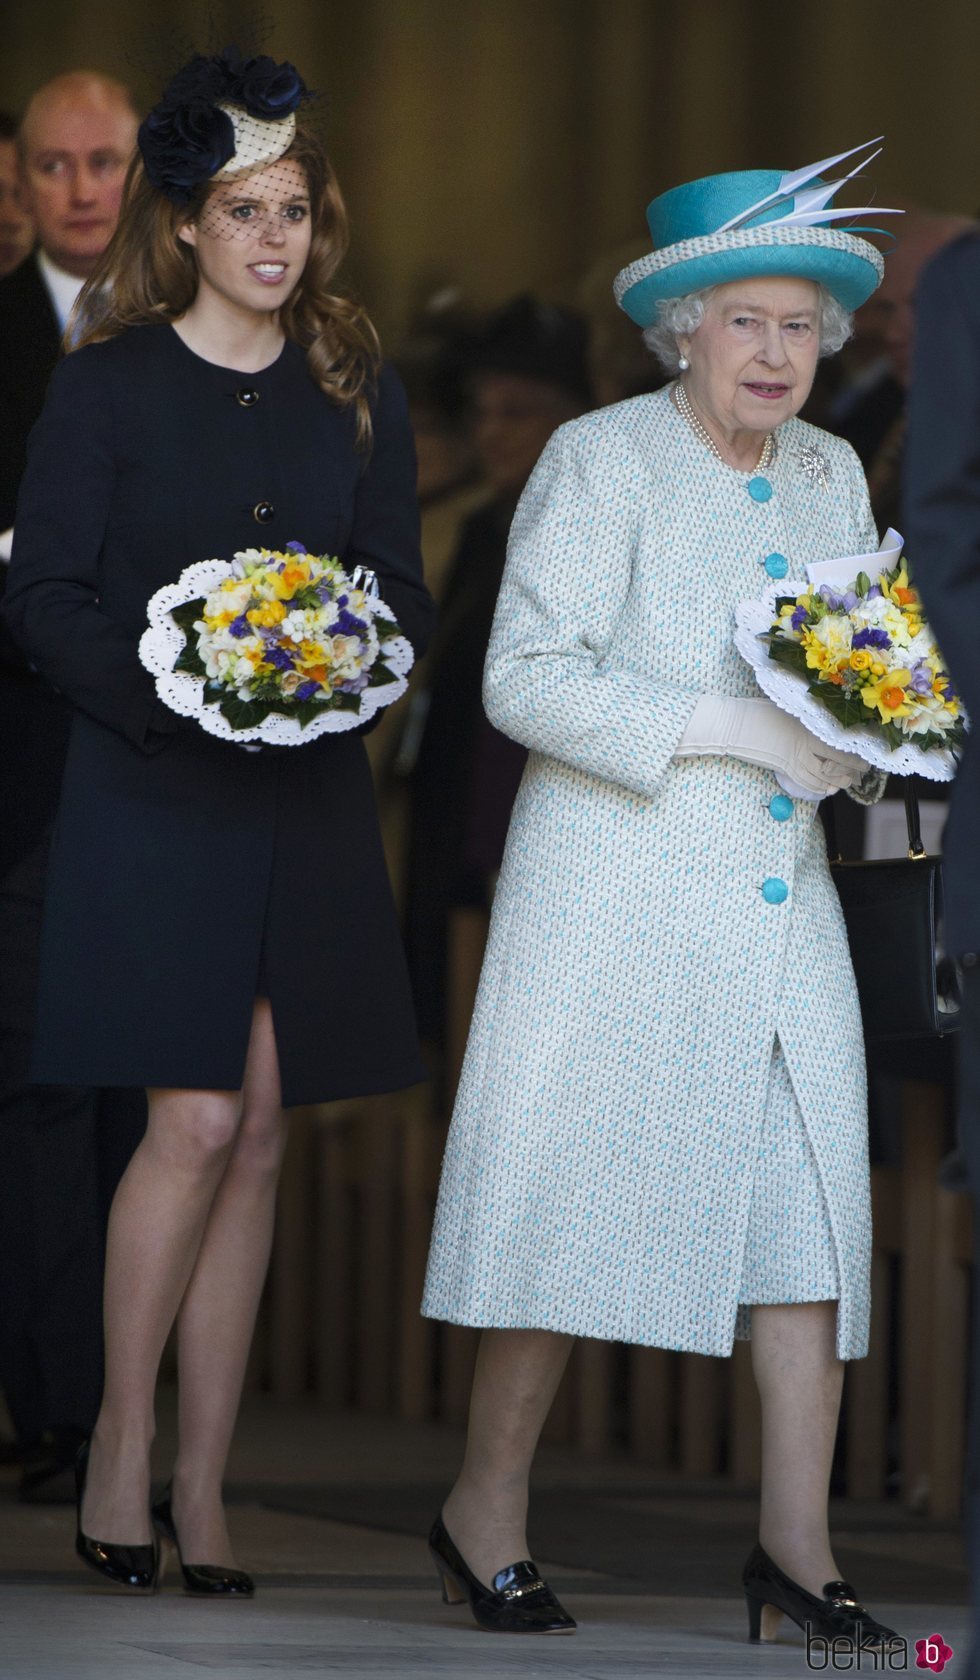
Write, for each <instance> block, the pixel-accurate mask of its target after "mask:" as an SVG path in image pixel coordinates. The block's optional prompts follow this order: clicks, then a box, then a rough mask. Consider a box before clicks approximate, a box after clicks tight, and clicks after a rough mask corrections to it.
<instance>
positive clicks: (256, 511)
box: [252, 502, 276, 525]
mask: <svg viewBox="0 0 980 1680" xmlns="http://www.w3.org/2000/svg"><path fill="white" fill-rule="evenodd" d="M275 516H276V510H275V508H274V507H273V505H272V503H271V502H256V504H255V506H254V508H253V509H252V518H253V519H257V520H258V522H259V524H260V525H268V523H269V521H270V519H274V518H275Z"/></svg>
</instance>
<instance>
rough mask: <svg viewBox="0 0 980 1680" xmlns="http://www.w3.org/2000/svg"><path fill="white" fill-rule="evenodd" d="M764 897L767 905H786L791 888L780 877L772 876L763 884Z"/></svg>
mask: <svg viewBox="0 0 980 1680" xmlns="http://www.w3.org/2000/svg"><path fill="white" fill-rule="evenodd" d="M762 896H763V898H764V899H765V901H766V903H767V904H785V902H786V900H787V899H788V897H789V888H788V886H787V885H786V882H785V881H783V880H781V879H780V877H779V876H778V875H770V876H769V877H768V879H767V880H765V881H763V883H762Z"/></svg>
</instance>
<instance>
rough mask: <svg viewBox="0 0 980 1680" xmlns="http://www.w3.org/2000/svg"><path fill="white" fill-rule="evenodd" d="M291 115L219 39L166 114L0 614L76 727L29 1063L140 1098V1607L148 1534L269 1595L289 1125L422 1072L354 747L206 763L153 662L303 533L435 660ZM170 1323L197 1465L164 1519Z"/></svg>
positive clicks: (111, 1293) (130, 1313) (368, 343)
mask: <svg viewBox="0 0 980 1680" xmlns="http://www.w3.org/2000/svg"><path fill="white" fill-rule="evenodd" d="M303 93H304V90H303V85H302V82H301V81H300V79H299V77H298V76H297V75H296V72H295V71H294V70H292V67H291V66H289V65H278V66H277V65H275V64H273V62H272V61H271V60H269V59H257V60H244V61H243V60H242V59H241V58H240V57H238V55H237V54H235V53H234V52H233V51H229V52H227V53H225V54H223V55H221V57H220V58H215V59H208V60H204V59H197V60H194V61H192V63H191V64H190V65H189V66H187V67H185V69H184V71H182V72H181V73H180V75H179V76H178V77H177V78H176V79H175V81H174V82H173V83H172V84H171V87H170V88H169V89H168V90H167V93H166V94H165V95H164V99H163V101H162V102H161V104H160V105H159V106H157V107H156V109H155V111H154V112H153V113H151V116H150V118H148V120H147V122H146V123H145V124H144V127H143V129H142V130H141V133H140V150H141V154H142V157H141V158H137V160H136V161H135V163H134V167H133V170H132V172H131V176H130V181H129V185H128V189H127V196H126V201H125V205H124V210H123V215H122V220H121V223H120V228H119V232H118V234H117V236H116V239H115V240H114V241H113V244H112V245H111V246H110V248H109V251H108V252H107V254H106V257H105V259H104V262H103V266H102V268H101V270H100V272H98V273H97V274H96V275H95V276H94V277H93V279H92V281H91V282H90V283H89V286H88V287H87V290H86V295H85V297H84V298H83V300H82V305H81V307H82V311H83V313H82V317H81V328H82V330H81V334H80V346H79V348H77V349H76V350H75V351H74V353H73V354H71V355H69V356H68V357H67V358H66V359H65V360H64V362H63V363H62V364H61V365H60V367H59V368H58V370H57V372H56V374H55V377H54V379H53V381H52V384H51V388H50V393H49V396H48V400H47V404H46V407H45V410H44V413H43V415H42V417H41V420H40V421H39V423H38V425H37V427H36V429H35V432H34V435H33V439H32V444H31V451H30V461H29V465H28V469H27V474H26V477H25V479H24V484H23V489H22V494H21V498H20V503H19V506H18V511H17V519H16V527H15V528H16V537H15V554H14V560H13V565H12V571H11V576H10V585H9V590H8V594H7V614H8V618H9V622H10V625H11V628H12V629H13V631H14V634H15V635H16V636H17V637H18V638H19V639H20V641H21V642H22V644H23V646H24V648H25V650H26V652H27V654H28V656H29V657H30V659H31V660H32V661H33V662H34V663H35V664H36V665H37V667H38V668H39V669H40V670H41V671H42V672H43V673H44V674H45V675H46V676H47V677H49V678H50V680H51V681H52V682H53V683H54V684H55V685H56V686H57V687H58V688H59V689H61V690H62V691H63V692H64V693H65V694H66V695H67V696H68V698H69V699H70V700H71V701H72V702H73V703H74V706H75V708H76V712H75V718H74V725H73V734H72V741H71V747H70V752H69V758H68V765H67V769H66V773H65V779H64V785H63V790H62V797H61V806H60V813H59V819H58V825H57V830H56V838H55V843H54V850H53V854H52V859H51V870H50V877H49V885H48V898H47V906H46V931H45V945H44V956H43V972H42V982H41V995H40V1002H39V1022H38V1034H37V1040H36V1045H35V1060H34V1070H33V1071H34V1076H35V1077H36V1078H37V1079H38V1080H39V1081H41V1082H45V1083H62V1082H71V1083H82V1084H92V1085H100V1086H111V1085H122V1086H130V1085H135V1084H142V1085H145V1086H146V1087H147V1088H148V1093H149V1124H148V1129H147V1133H146V1138H145V1141H144V1142H143V1143H142V1145H141V1146H140V1148H139V1149H138V1150H137V1152H136V1155H135V1156H134V1158H133V1161H132V1165H131V1166H130V1168H129V1170H128V1172H127V1173H126V1175H125V1177H124V1179H123V1181H122V1183H121V1185H120V1188H119V1192H118V1195H117V1197H116V1201H115V1203H114V1206H113V1211H112V1217H111V1222H110V1229H109V1249H108V1260H107V1272H106V1344H107V1346H106V1355H107V1359H106V1363H107V1375H106V1388H105V1395H104V1399H103V1404H102V1410H101V1413H100V1416H99V1421H98V1423H97V1425H96V1429H95V1432H94V1435H93V1437H92V1441H91V1444H90V1450H89V1452H88V1453H85V1452H84V1451H83V1457H82V1462H81V1465H80V1477H79V1528H78V1541H77V1545H78V1550H79V1553H80V1555H81V1556H82V1557H83V1558H84V1560H85V1561H86V1562H88V1563H90V1564H91V1565H93V1567H95V1568H97V1569H99V1570H100V1571H101V1572H102V1573H103V1574H107V1575H109V1576H111V1577H112V1578H114V1579H116V1580H121V1581H125V1582H128V1583H129V1584H131V1585H134V1586H148V1585H152V1584H153V1583H154V1582H155V1581H156V1579H157V1575H158V1559H159V1543H158V1539H157V1535H159V1536H162V1537H164V1538H166V1539H170V1540H176V1539H178V1538H179V1544H180V1550H181V1560H182V1562H183V1564H184V1577H185V1582H186V1584H187V1585H188V1586H189V1587H190V1588H191V1590H195V1591H199V1592H204V1591H207V1592H225V1593H246V1594H247V1593H249V1592H251V1590H252V1583H251V1581H250V1579H249V1577H248V1576H247V1575H245V1574H244V1573H243V1572H242V1571H240V1570H238V1569H236V1568H235V1567H234V1566H233V1563H234V1560H233V1557H232V1553H231V1548H230V1542H229V1539H228V1534H227V1529H226V1527H225V1520H224V1514H223V1508H222V1503H221V1480H222V1474H223V1469H224V1463H225V1458H226V1455H227V1451H228V1447H229V1444H230V1440H231V1433H232V1429H233V1425H234V1418H235V1414H236V1410H237V1405H238V1399H239V1393H240V1389H241V1383H242V1378H243V1374H244V1368H245V1361H246V1357H247V1353H248V1348H249V1344H250V1341H251V1336H252V1331H253V1327H254V1320H255V1314H256V1310H257V1307H258V1301H259V1296H260V1292H261V1288H262V1283H263V1279H264V1276H265V1271H266V1266H267V1262H268V1255H269V1248H270V1243H271V1237H272V1224H273V1212H274V1201H275V1186H276V1176H277V1171H278V1167H279V1163H280V1160H281V1157H282V1151H283V1144H284V1139H285V1121H284V1117H283V1108H284V1107H288V1106H289V1105H291V1104H296V1103H308V1102H315V1101H324V1100H328V1099H330V1098H336V1097H346V1096H351V1095H355V1094H359V1093H366V1092H372V1091H384V1090H391V1089H394V1088H398V1087H401V1086H404V1085H407V1084H410V1083H412V1082H413V1081H415V1080H416V1079H419V1078H421V1077H422V1076H423V1072H424V1070H423V1067H422V1064H421V1061H420V1058H419V1052H418V1046H417V1042H416V1037H415V1028H414V1022H413V1017H412V1009H411V1003H410V998H409V990H408V985H407V980H406V974H405V969H404V963H403V958H402V953H401V947H400V943H399V937H398V931H397V926H396V920H395V914H394V908H393V905H392V901H391V895H390V890H389V885H388V880H387V875H386V872H385V866H384V859H383V855H382V849H381V843H380V839H379V834H378V826H377V821H376V816H375V808H374V799H373V793H372V787H371V780H370V776H369V771H368V765H367V759H366V755H365V752H364V747H363V743H362V741H361V740H360V739H359V737H358V735H357V733H356V732H350V733H346V734H340V735H324V736H321V737H320V738H319V739H317V740H316V741H313V742H311V743H309V744H307V745H305V746H303V747H300V748H284V747H279V748H274V747H272V748H270V747H263V748H262V749H261V750H260V751H253V750H245V749H244V748H243V747H241V746H238V745H236V744H234V743H229V742H225V741H219V740H216V739H215V738H214V737H212V736H210V735H207V734H205V733H204V732H203V731H202V730H201V729H200V727H199V726H198V725H197V724H196V723H195V722H193V721H189V720H186V719H179V718H178V717H177V716H176V715H175V714H173V713H171V712H170V711H169V710H168V709H167V708H166V706H164V705H163V703H162V702H161V701H160V700H158V698H157V696H156V693H155V688H154V683H153V679H152V678H151V676H150V675H149V673H148V672H147V671H146V670H144V668H143V666H142V665H141V663H140V660H139V657H138V652H137V647H138V642H139V638H140V635H141V633H142V631H143V629H144V628H145V625H146V614H147V602H148V599H149V597H150V596H151V595H152V594H153V593H154V591H155V590H157V589H158V588H159V587H160V586H161V585H163V584H165V583H168V582H172V581H174V580H175V579H176V578H178V577H179V575H180V573H181V571H182V569H183V568H184V567H185V566H187V565H189V564H190V563H192V562H194V561H197V560H202V559H206V558H209V557H212V556H221V557H224V556H227V557H228V558H229V559H230V557H231V555H232V554H233V553H234V552H235V551H236V550H240V549H245V548H259V547H268V548H283V547H284V546H285V544H286V543H287V542H289V541H299V542H302V543H304V544H305V545H306V547H307V548H308V549H309V550H310V551H311V552H314V553H322V554H336V555H339V556H341V557H342V559H343V560H344V562H345V564H346V565H347V566H348V567H353V566H354V565H355V564H358V563H360V564H363V565H366V566H368V567H370V568H371V569H372V570H373V571H374V572H375V573H376V574H377V576H378V579H379V584H380V588H381V593H382V596H383V598H384V599H385V601H386V602H387V603H388V605H389V606H390V607H391V608H392V609H393V611H394V612H395V614H396V616H397V618H398V620H399V622H400V624H401V626H402V628H403V629H404V631H405V633H406V635H407V636H408V637H409V639H410V640H411V641H412V642H413V643H414V644H415V646H416V649H418V648H420V647H421V646H422V645H423V644H424V642H425V640H426V637H427V633H428V629H429V624H430V618H431V611H432V608H431V602H430V600H429V597H428V595H427V593H426V591H425V588H424V585H423V582H422V572H421V563H420V557H419V548H418V526H417V513H416V505H415V494H414V486H415V467H414V452H413V446H412V440H411V434H410V430H409V425H408V419H407V411H406V405H405V400H404V396H403V393H402V390H401V387H400V385H399V383H398V381H397V378H396V377H395V375H394V374H393V373H392V372H391V371H390V370H389V369H387V368H385V367H381V366H380V365H379V359H378V353H377V341H376V339H375V336H374V333H373V329H372V328H371V325H370V322H369V321H368V320H367V317H366V316H365V315H364V314H363V312H362V311H361V310H360V309H359V308H357V307H356V306H355V305H353V304H352V303H351V302H350V301H349V300H346V299H344V298H340V297H337V296H334V295H333V293H332V291H331V287H330V280H331V276H332V274H333V272H334V270H335V269H336V267H337V265H338V263H339V261H340V259H341V256H342V255H343V251H344V249H345V247H346V221H345V215H344V209H343V204H342V201H341V199H340V195H339V193H338V190H337V187H336V184H335V181H334V179H333V176H332V173H331V170H330V167H329V164H328V162H327V159H326V157H325V155H324V153H323V150H322V147H321V146H320V144H319V142H318V141H317V140H316V139H315V138H313V137H312V136H310V135H309V134H306V133H304V132H303V130H302V129H300V130H299V131H297V130H296V121H295V115H294V111H295V108H296V106H297V105H298V104H299V103H300V101H301V99H302V97H303ZM202 106H203V109H204V111H205V119H204V120H203V121H202V120H201V117H200V113H201V110H202ZM188 112H191V113H193V112H196V113H197V116H196V117H195V119H194V121H188V120H186V119H187V115H188ZM161 300H163V301H161ZM175 1321H176V1325H177V1341H178V1354H179V1367H180V1445H179V1449H178V1454H177V1459H176V1463H175V1466H174V1476H173V1483H172V1490H171V1492H170V1494H169V1496H168V1498H167V1499H165V1500H164V1501H163V1502H162V1503H161V1504H159V1505H158V1506H156V1507H154V1509H153V1513H152V1524H153V1526H152V1527H151V1514H150V1506H149V1490H150V1483H149V1448H150V1443H151V1440H152V1435H153V1396H154V1388H155V1382H156V1375H157V1368H158V1365H159V1359H160V1355H161V1352H162V1349H163V1346H164V1342H165V1341H166V1338H167V1336H168V1334H169V1332H170V1329H171V1326H172V1325H173V1324H174V1322H175ZM83 1507H84V1508H83ZM154 1529H155V1530H156V1533H154V1532H153V1530H154ZM93 1537H98V1538H93Z"/></svg>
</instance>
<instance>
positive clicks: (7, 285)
mask: <svg viewBox="0 0 980 1680" xmlns="http://www.w3.org/2000/svg"><path fill="white" fill-rule="evenodd" d="M136 123H137V118H136V113H135V111H134V109H133V106H132V103H131V101H130V97H129V94H128V93H127V91H126V89H125V88H124V87H122V86H121V85H120V84H119V83H118V82H115V81H113V80H112V79H111V78H109V77H106V76H100V75H97V74H96V73H94V72H89V71H78V72H73V73H71V74H68V75H64V76H59V77H57V78H56V79H55V80H54V81H52V82H49V83H47V84H46V86H44V87H42V88H40V89H39V91H38V92H37V93H36V94H35V95H34V97H33V98H32V99H31V101H30V103H29V104H28V107H27V110H26V112H25V114H24V120H23V124H22V127H21V131H20V137H19V141H18V150H19V162H20V170H21V173H20V183H19V186H20V193H21V196H22V199H23V202H24V204H25V206H26V207H27V209H28V210H29V211H30V212H32V213H33V217H34V219H35V221H36V226H37V239H38V243H37V248H36V250H35V251H34V254H33V255H32V256H28V257H27V258H26V260H24V261H22V262H21V264H20V266H19V267H17V268H16V269H15V270H14V271H13V272H12V273H10V274H8V275H7V276H6V277H5V278H4V279H2V280H0V529H2V530H3V531H4V533H5V536H6V543H5V544H4V553H5V557H7V558H9V552H10V550H9V542H10V532H9V527H10V526H11V525H12V524H13V519H14V507H15V502H16V497H17V490H18V485H19V483H20V479H21V475H22V473H23V469H24V462H25V459H26V451H27V437H28V433H29V432H30V430H31V427H32V426H33V425H34V422H35V420H36V419H37V417H38V415H39V413H40V411H41V406H42V404H43V401H44V393H45V389H46V387H47V383H48V379H49V377H50V375H51V373H52V371H53V369H54V366H55V364H56V362H57V360H58V357H59V355H60V351H61V340H62V333H63V331H64V328H65V325H66V322H67V320H68V316H69V313H70V311H71V308H72V305H73V304H74V301H75V298H76V297H77V295H78V292H79V290H80V289H81V286H82V284H83V281H84V279H85V277H86V275H88V274H89V273H90V272H91V270H92V267H93V265H94V263H95V262H96V260H97V259H98V258H99V256H100V255H101V254H102V252H103V250H104V249H105V247H106V245H107V244H108V242H109V239H110V236H111V235H112V233H113V230H114V228H115V225H116V218H117V215H118V211H119V201H120V195H121V192H122V184H123V178H124V176H125V171H126V165H127V162H128V159H129V157H130V154H131V153H132V150H133V146H134V144H135V140H136ZM7 150H8V145H7V144H6V143H4V144H2V145H0V151H2V152H3V153H4V156H6V153H7ZM4 180H6V176H4ZM6 202H7V200H6V198H5V199H4V203H6ZM6 574H7V567H6V565H5V564H3V563H0V594H2V592H3V590H4V588H5V585H6ZM70 717H71V708H70V707H69V705H68V703H67V701H66V700H65V699H64V698H63V696H62V695H60V694H58V693H56V692H55V690H54V689H53V688H52V687H51V686H50V685H49V684H48V683H47V682H46V681H45V679H44V678H43V677H41V676H40V675H39V674H38V673H37V672H36V671H35V670H33V669H32V667H31V666H30V665H29V664H28V663H27V661H26V659H25V658H24V656H23V654H22V653H21V652H20V650H19V649H18V648H16V647H15V646H14V644H13V641H12V640H11V638H10V636H9V633H8V632H7V630H6V628H5V627H4V625H3V623H2V621H0V802H2V809H3V822H2V824H0V1299H2V1302H3V1307H2V1312H0V1386H2V1388H3V1392H4V1395H5V1398H6V1402H7V1407H8V1410H9V1412H10V1415H11V1418H12V1421H13V1424H14V1429H15V1432H16V1439H15V1440H14V1441H13V1442H12V1443H8V1444H7V1445H6V1446H5V1447H4V1449H3V1451H4V1456H5V1457H6V1458H7V1460H8V1461H13V1462H14V1463H17V1464H19V1465H20V1466H21V1470H22V1475H21V1493H22V1495H23V1497H25V1498H35V1497H37V1498H51V1497H65V1498H67V1497H70V1492H71V1485H70V1475H69V1474H68V1467H69V1466H70V1464H71V1461H72V1459H73V1457H74V1453H75V1450H76V1448H77V1446H78V1443H79V1441H80V1440H81V1439H83V1438H84V1436H86V1435H87V1434H89V1433H90V1431H91V1429H92V1426H93V1424H94V1422H95V1416H96V1413H97V1411H98V1405H99V1396H100V1393H101V1389H102V1264H103V1249H104V1240H105V1223H106V1218H107V1215H108V1209H109V1204H110V1202H111V1200H112V1196H113V1194H114V1191H115V1187H116V1183H117V1181H118V1178H119V1176H120V1174H121V1172H122V1171H123V1169H124V1168H125V1165H126V1162H127V1161H128V1159H129V1156H130V1154H131V1153H132V1150H133V1149H134V1148H135V1146H136V1144H137V1142H138V1141H139V1138H140V1135H141V1133H142V1129H143V1123H144V1103H143V1097H142V1093H139V1094H137V1093H127V1092H101V1093H100V1092H98V1091H96V1090H92V1089H90V1088H88V1087H82V1086H54V1087H50V1086H49V1087H44V1088H41V1087H38V1086H34V1085H31V1084H29V1083H28V1078H27V1069H28V1058H29V1051H30V1042H31V1036H32V1033H33V1025H34V999H35V990H36V984H37V963H38V944H39V939H40V924H41V902H42V897H43V890H44V880H45V873H46V868H47V858H48V850H49V843H50V837H51V830H52V825H53V823H54V816H55V811H56V808H57V802H58V792H59V788H60V785H61V775H62V769H63V766H64V760H65V753H66V751H67V745H68V730H69V723H70Z"/></svg>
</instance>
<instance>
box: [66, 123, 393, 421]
mask: <svg viewBox="0 0 980 1680" xmlns="http://www.w3.org/2000/svg"><path fill="white" fill-rule="evenodd" d="M285 156H286V157H287V158H293V159H295V161H296V162H297V163H298V164H299V166H300V168H301V169H302V171H303V173H304V175H305V177H306V185H307V189H308V191H309V194H310V214H311V221H312V238H311V242H310V253H309V256H308V257H307V259H306V266H305V268H304V269H303V274H302V277H301V279H300V281H299V284H298V285H297V286H296V288H295V290H294V291H293V292H292V293H291V294H290V296H289V298H288V299H287V300H286V302H285V303H284V304H283V306H282V309H281V311H280V315H279V319H280V323H281V325H282V329H283V331H284V333H285V334H286V337H287V338H291V339H294V340H295V341H296V343H297V344H300V345H302V346H303V349H304V350H305V351H306V355H307V360H308V362H309V364H310V371H311V373H312V375H313V378H314V379H315V380H316V382H317V384H318V385H319V386H320V388H321V390H322V391H324V393H325V394H326V395H327V396H328V397H329V398H330V400H331V402H333V403H336V404H337V406H338V407H339V408H347V407H349V406H353V408H354V412H355V416H356V422H357V441H358V444H359V445H361V446H363V447H365V448H366V447H367V446H368V445H369V444H370V441H371V411H370V407H369V404H370V399H371V395H372V392H373V389H374V385H375V381H376V378H377V373H378V367H379V364H380V360H381V347H380V345H379V343H378V335H377V333H376V332H375V330H374V327H373V326H372V324H371V321H370V318H369V317H368V314H367V311H366V310H365V309H364V308H363V307H362V305H361V304H359V303H357V302H355V301H354V299H352V298H350V297H346V296H344V294H343V293H341V292H337V291H334V290H333V289H332V281H333V277H334V275H335V274H336V272H337V269H338V268H339V266H340V264H341V262H342V261H343V258H344V255H345V253H346V251H347V245H348V237H349V236H348V223H347V211H346V208H345V206H344V201H343V198H342V197H341V193H340V188H339V187H338V185H337V179H336V176H335V175H334V173H333V170H332V168H331V166H330V161H329V159H328V157H327V154H326V152H325V151H324V149H323V146H322V145H321V143H320V141H319V140H318V139H317V137H316V135H314V134H311V133H310V132H309V130H305V129H299V130H297V133H296V138H295V140H294V141H293V143H292V145H291V146H290V148H289V150H288V151H287V152H286V153H285ZM212 190H213V189H212V184H211V182H210V181H205V182H204V183H203V185H202V186H201V187H200V188H199V189H198V192H197V193H196V194H195V196H194V198H192V199H191V201H190V203H189V204H186V205H182V204H173V203H171V201H170V200H169V199H168V198H164V197H163V195H162V194H161V193H160V192H158V191H157V189H156V188H155V187H153V186H151V184H150V182H149V181H148V180H147V177H146V172H145V170H144V168H143V161H142V159H141V157H140V155H139V153H138V152H137V154H136V156H135V157H134V159H133V161H132V163H131V164H130V167H129V173H128V175H127V177H126V186H125V190H124V193H123V201H122V211H121V213H120V217H119V225H118V227H117V228H116V231H115V233H114V235H113V237H112V239H111V240H110V242H109V244H108V246H107V247H106V250H105V251H104V253H103V255H102V257H101V259H100V260H99V263H98V266H97V267H96V268H95V270H94V271H93V273H92V274H91V275H90V276H89V278H88V280H87V281H86V283H85V285H84V287H83V288H82V291H81V294H80V296H79V298H78V302H77V303H76V305H75V308H74V310H73V312H72V318H71V320H70V321H69V323H68V328H67V332H66V335H65V341H66V348H69V349H76V350H77V349H81V347H82V345H84V344H99V343H102V342H103V341H104V340H105V339H108V338H115V337H116V335H117V334H118V333H121V332H124V331H125V330H126V328H127V327H135V326H140V325H143V324H146V323H150V322H161V321H175V320H177V319H178V318H179V317H180V316H181V315H183V314H184V313H185V311H186V310H187V309H189V307H190V305H191V303H192V302H193V301H194V297H195V296H196V293H197V286H198V270H197V261H196V258H195V256H194V251H193V247H192V246H190V245H188V244H186V243H185V241H184V240H182V239H181V238H180V237H179V230H180V228H181V227H183V226H185V225H186V223H187V222H192V221H195V220H197V218H198V217H199V216H200V214H201V211H202V210H203V208H204V205H205V204H206V203H207V200H208V197H209V196H210V193H211V191H212Z"/></svg>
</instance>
